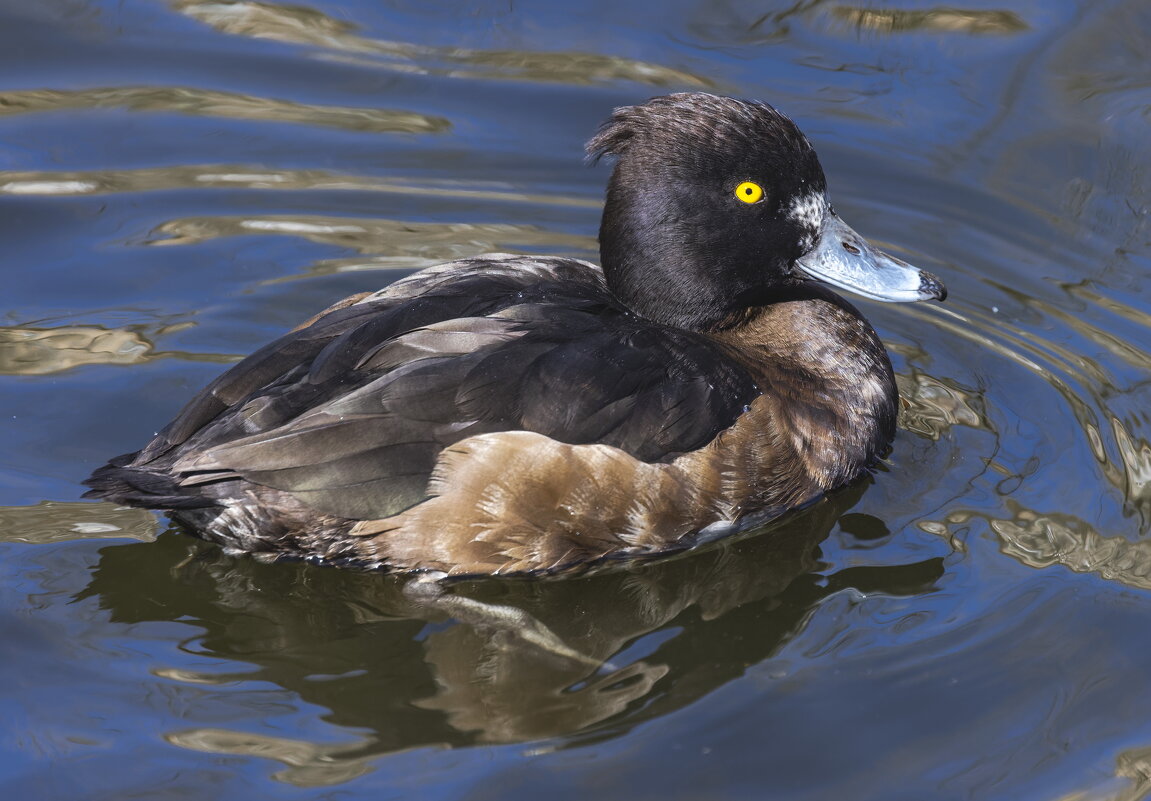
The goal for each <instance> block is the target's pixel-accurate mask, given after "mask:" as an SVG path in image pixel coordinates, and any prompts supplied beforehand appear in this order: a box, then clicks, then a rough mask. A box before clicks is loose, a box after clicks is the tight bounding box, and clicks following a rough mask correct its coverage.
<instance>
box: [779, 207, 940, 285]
mask: <svg viewBox="0 0 1151 801" xmlns="http://www.w3.org/2000/svg"><path fill="white" fill-rule="evenodd" d="M795 266H796V267H798V268H799V269H800V270H801V271H802V272H803V273H804V274H805V275H808V276H810V277H811V278H815V279H818V280H820V281H824V282H826V283H828V284H831V285H832V286H836V287H839V288H840V289H846V290H847V291H848V292H854V293H855V294H857V295H862V296H863V297H865V298H871V299H872V300H883V301H888V302H893V303H907V302H910V301H915V300H932V299H934V300H943V299H944V298H946V297H947V287H945V286H944V285H943V282H942V281H940V280H939V279H938V278H936V277H935V276H934V275H932V274H931V273H929V272H927V271H926V270H920V269H919V268H918V267H912V266H911V265H910V264H908V263H907V262H905V261H902V260H900V259H897V258H895V257H894V256H889V255H888V254H886V253H884V252H883V251H882V250H879V249H878V248H874V247H872V246H871V245H870V244H868V242H867V240H866V239H864V238H863V237H862V236H860V235H859V234H857V233H856V232H855V231H854V230H852V228H851V226H849V225H848V224H847V223H845V222H844V221H843V220H841V219H839V216H838V215H836V214H835V212H833V211H831V210H830V209H828V210H827V211H826V212H824V215H823V222H822V223H821V225H820V229H819V241H818V242H816V243H815V247H814V248H812V249H811V250H810V251H809V252H808V253H807V254H805V255H804V256H802V257H801V258H800V259H798V260H797V261H796V262H795Z"/></svg>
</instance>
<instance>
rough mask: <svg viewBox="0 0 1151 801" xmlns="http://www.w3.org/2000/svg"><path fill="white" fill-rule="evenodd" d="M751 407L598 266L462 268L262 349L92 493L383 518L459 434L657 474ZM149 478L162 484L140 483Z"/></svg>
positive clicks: (713, 363)
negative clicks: (499, 435)
mask: <svg viewBox="0 0 1151 801" xmlns="http://www.w3.org/2000/svg"><path fill="white" fill-rule="evenodd" d="M449 276H450V279H451V280H444V279H445V278H448V277H449ZM757 394H758V389H757V388H756V386H755V384H754V383H753V381H752V379H751V378H750V377H749V375H748V374H747V372H746V371H745V370H744V369H743V368H741V367H740V366H738V365H737V364H735V363H733V362H732V361H730V360H729V359H726V358H724V357H723V356H722V355H721V353H720V351H719V349H718V348H717V347H716V346H714V345H712V344H710V343H709V342H708V341H707V340H706V339H705V338H703V337H702V336H699V335H695V334H692V333H689V332H685V331H679V330H675V329H671V328H665V327H662V326H656V325H653V324H652V323H650V322H649V321H643V320H639V319H637V318H635V317H634V316H632V315H631V314H630V313H628V312H626V311H625V310H623V309H622V308H621V307H620V306H619V305H618V304H617V303H616V302H615V301H614V299H613V298H612V297H611V295H610V293H609V292H608V291H607V289H606V287H605V286H604V283H603V279H602V275H601V274H600V272H599V270H598V269H597V268H595V267H593V266H592V265H589V264H586V263H584V262H579V261H575V260H571V259H559V258H549V259H538V258H535V259H527V258H522V259H516V258H514V257H508V258H507V259H505V260H503V261H493V260H489V259H482V260H475V261H467V262H456V263H454V264H453V265H450V269H441V270H440V271H438V272H433V273H430V274H426V275H425V274H420V276H417V277H414V278H413V279H410V280H409V281H408V282H406V283H405V282H401V283H400V284H397V285H396V286H395V288H394V289H392V290H390V291H385V292H382V293H378V294H377V295H376V296H372V297H370V298H368V299H365V300H363V301H361V302H359V303H357V304H354V305H350V306H346V307H344V308H337V309H336V310H334V311H331V312H330V313H328V314H325V315H322V316H320V317H319V318H318V319H316V320H315V321H314V322H312V323H311V325H308V326H307V327H304V328H301V329H298V330H296V331H293V332H291V333H288V334H286V335H285V336H283V337H281V338H280V339H278V340H276V341H275V342H273V343H271V344H270V345H268V346H266V347H264V348H262V349H261V350H259V351H257V352H256V353H254V354H253V355H251V356H249V357H248V358H247V359H245V360H243V361H241V362H240V363H239V364H237V365H236V366H234V367H233V368H232V369H230V370H229V371H227V372H226V373H224V374H223V375H222V376H220V377H219V378H217V379H216V380H215V381H214V382H212V383H211V384H210V385H209V386H208V387H206V388H205V389H204V390H203V391H202V392H201V393H200V394H199V395H197V396H196V397H195V398H193V399H192V401H191V402H190V403H189V404H188V405H187V406H186V407H185V409H184V410H183V411H182V412H181V413H180V414H179V415H178V416H177V417H176V418H175V420H173V422H172V423H171V424H170V425H169V426H168V427H167V428H165V429H164V430H163V431H162V432H160V433H159V434H158V435H157V436H156V437H155V438H154V439H153V440H152V442H150V443H149V444H148V445H147V446H146V447H145V448H144V449H143V450H142V451H141V452H140V453H138V454H136V455H135V456H134V457H130V458H129V459H124V460H121V462H120V463H119V464H118V465H117V466H113V467H110V468H106V469H105V472H104V474H103V476H102V478H100V477H99V476H98V477H96V480H95V481H94V486H96V487H97V490H98V494H102V495H104V496H105V497H111V498H113V499H117V500H121V501H127V502H135V503H140V502H142V501H144V500H146V496H147V495H148V494H155V495H172V494H177V495H179V496H181V498H182V500H181V501H180V502H179V503H178V504H175V503H172V502H171V499H170V498H169V499H168V500H167V502H166V503H163V504H157V505H164V506H167V507H169V508H171V507H174V506H177V505H180V506H183V507H184V508H189V507H193V506H196V505H203V504H204V503H213V502H216V501H220V500H226V499H227V498H228V497H229V495H230V494H239V493H240V492H242V491H243V487H244V482H251V483H252V484H256V485H260V486H262V487H268V488H272V489H276V490H281V491H284V492H288V493H291V494H292V495H293V496H294V497H295V498H296V499H298V500H300V501H302V502H303V503H304V504H306V505H307V506H308V507H311V508H313V509H316V510H318V511H320V512H323V513H327V514H330V515H336V516H340V517H344V518H351V519H361V520H368V519H378V518H386V517H388V516H390V515H393V514H396V513H397V512H399V511H401V510H403V509H404V508H406V507H409V506H411V505H412V504H414V503H417V502H419V501H420V500H422V499H423V498H424V497H425V496H426V489H427V483H428V478H429V475H430V474H431V472H432V469H433V467H434V466H435V464H436V460H437V458H438V457H439V455H440V453H441V451H442V450H443V449H444V448H445V447H446V446H449V445H451V444H453V443H455V442H458V441H460V440H462V439H464V438H466V437H470V436H473V435H476V434H484V433H493V432H502V431H516V430H520V431H531V432H536V433H539V434H543V435H545V436H547V437H550V438H552V439H554V440H557V441H559V442H563V443H569V444H586V443H601V444H606V445H611V446H614V447H617V448H620V449H621V450H623V451H625V452H627V453H628V454H630V455H632V456H634V457H635V458H637V459H640V460H642V461H645V462H658V461H661V460H667V459H669V458H674V457H675V456H676V455H678V454H680V453H683V452H686V451H691V450H694V449H697V448H699V447H701V446H703V445H705V444H706V443H708V442H709V441H711V440H712V439H713V438H714V437H715V436H716V434H717V433H718V432H720V431H722V430H723V429H725V428H727V427H728V426H730V425H731V424H732V423H733V422H734V420H735V419H736V418H737V417H738V416H739V414H740V413H741V412H742V411H743V410H744V409H745V407H746V406H747V404H749V403H750V402H751V400H752V399H753V398H754V397H755V396H756V395H757ZM117 471H120V472H119V473H117ZM124 471H132V473H134V474H135V476H132V475H129V474H128V473H126V472H124ZM141 472H143V473H144V474H147V475H149V476H154V474H156V473H160V474H163V475H164V476H165V477H166V476H171V477H172V478H161V479H157V478H154V477H152V478H146V479H142V480H143V481H144V485H143V486H141V485H140V484H141V480H137V479H140V474H141ZM127 479H132V480H130V481H126V480H127ZM239 479H243V481H242V482H241V481H239ZM115 482H120V483H121V484H124V483H128V484H132V485H134V486H135V488H136V491H135V492H134V493H132V492H127V491H125V490H124V489H123V487H119V490H118V491H117V487H116V483H115ZM233 485H234V488H233V489H228V488H229V487H231V486H233Z"/></svg>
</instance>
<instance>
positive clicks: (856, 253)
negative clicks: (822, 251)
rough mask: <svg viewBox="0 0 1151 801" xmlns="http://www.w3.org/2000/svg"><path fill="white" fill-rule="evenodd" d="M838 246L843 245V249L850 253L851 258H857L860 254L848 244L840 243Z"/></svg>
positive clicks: (853, 246)
mask: <svg viewBox="0 0 1151 801" xmlns="http://www.w3.org/2000/svg"><path fill="white" fill-rule="evenodd" d="M840 244H841V245H843V249H844V250H846V251H847V252H848V253H850V254H851V255H852V256H858V255H859V254H860V250H859V248H857V247H856V246H855V245H853V244H851V243H850V242H840Z"/></svg>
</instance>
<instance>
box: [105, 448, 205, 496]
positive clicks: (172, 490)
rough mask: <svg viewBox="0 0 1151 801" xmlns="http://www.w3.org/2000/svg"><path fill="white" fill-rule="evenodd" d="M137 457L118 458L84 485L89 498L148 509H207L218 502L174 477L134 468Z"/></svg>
mask: <svg viewBox="0 0 1151 801" xmlns="http://www.w3.org/2000/svg"><path fill="white" fill-rule="evenodd" d="M135 458H136V454H135V453H126V454H124V455H123V456H117V457H116V458H115V459H112V460H111V461H109V462H108V464H106V465H104V466H103V467H101V468H99V469H98V470H96V472H94V473H92V475H91V476H89V477H88V479H87V480H86V481H84V485H85V486H87V487H91V489H89V490H88V491H87V492H85V493H84V496H83V497H85V498H102V499H104V500H108V501H112V502H114V503H121V504H124V505H125V506H141V507H143V508H145V509H203V508H205V507H208V506H217V505H218V502H217V501H216V500H215V499H213V498H210V497H206V496H204V495H200V494H198V493H196V492H195V491H194V490H192V491H189V488H187V487H182V486H180V483H179V481H177V480H176V479H175V478H174V477H173V476H171V475H169V474H168V473H164V472H160V471H157V470H149V469H148V468H145V467H136V466H133V465H132V462H133V461H134V460H135Z"/></svg>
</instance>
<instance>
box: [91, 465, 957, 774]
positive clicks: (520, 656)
mask: <svg viewBox="0 0 1151 801" xmlns="http://www.w3.org/2000/svg"><path fill="white" fill-rule="evenodd" d="M866 483H867V482H864V484H866ZM863 490H864V486H863V485H857V486H855V487H852V488H850V489H848V490H847V491H845V492H841V493H838V494H836V495H835V496H834V497H832V498H830V499H825V500H824V501H822V502H820V503H818V504H816V505H815V506H814V507H812V508H810V509H808V510H806V511H804V512H801V513H798V514H795V515H792V516H790V517H788V518H787V519H785V520H783V521H777V522H776V523H773V524H771V525H769V526H767V527H765V528H763V529H761V530H759V531H757V532H754V533H752V534H749V535H746V536H742V537H740V538H738V539H735V540H730V541H727V542H722V543H718V544H715V545H713V546H711V547H709V548H706V549H703V550H700V551H698V552H693V553H688V554H684V555H682V556H680V557H678V558H673V559H665V560H663V561H657V562H652V563H648V564H643V565H633V566H619V567H617V568H615V569H613V570H611V571H609V572H605V573H600V574H597V575H589V576H585V577H582V578H575V579H571V578H569V579H564V580H553V581H513V580H491V579H487V580H483V581H475V582H463V583H458V584H454V585H452V587H451V591H452V592H453V593H454V594H455V596H456V597H462V598H466V599H469V601H467V602H465V606H466V607H467V608H468V609H469V610H471V611H469V612H468V613H467V614H464V615H460V616H459V618H460V619H457V618H453V617H451V616H448V615H446V614H445V613H444V612H443V611H442V609H443V606H442V605H437V606H428V605H426V604H422V603H420V602H419V601H418V599H417V598H415V597H414V596H413V593H411V592H410V591H409V592H405V591H404V586H405V584H406V583H407V582H406V580H405V579H403V578H400V577H394V576H385V575H380V574H377V573H358V572H353V571H348V570H339V569H334V568H317V567H312V566H309V565H303V564H273V565H265V564H260V563H257V562H255V561H254V560H251V559H248V558H231V557H228V556H225V555H224V554H223V553H221V552H220V551H219V550H217V549H216V548H214V547H212V546H207V545H203V544H200V543H198V542H196V541H194V540H192V539H191V538H188V537H184V536H177V535H169V536H162V537H161V538H160V539H159V540H158V541H156V542H154V543H136V544H130V545H116V546H111V547H108V548H106V549H104V550H103V551H102V552H101V559H100V563H99V566H98V567H97V569H96V570H95V572H94V575H93V579H92V581H91V583H90V585H89V587H88V588H87V590H86V591H85V592H84V593H83V595H84V596H85V597H87V596H98V598H99V600H100V603H101V605H102V606H103V607H105V608H106V609H108V610H110V612H111V615H112V617H113V620H115V621H121V622H126V623H133V622H139V621H145V620H170V621H177V620H178V621H182V622H187V623H192V624H194V625H196V626H198V627H199V628H200V629H202V631H203V633H202V635H201V636H199V637H198V638H195V639H193V640H191V641H188V642H186V643H185V645H184V651H185V652H186V653H192V654H195V656H194V657H192V658H191V659H189V660H187V661H185V662H183V663H181V664H179V665H172V666H171V667H167V668H159V669H157V670H156V671H155V672H156V673H157V674H158V675H160V676H162V677H164V678H165V679H170V680H175V681H180V682H186V683H187V682H190V683H194V684H199V685H204V684H208V685H218V686H219V687H220V692H222V693H225V695H224V696H222V698H223V700H225V701H226V702H230V703H233V704H235V705H236V707H237V708H241V711H243V709H242V708H248V709H250V710H251V714H252V715H255V716H261V715H267V714H269V713H268V711H267V709H268V707H267V706H266V702H267V692H268V690H267V684H266V683H268V682H270V683H272V684H273V685H276V686H277V687H278V688H284V689H286V690H288V691H290V692H291V693H293V694H294V695H295V696H296V698H298V700H299V701H301V702H305V703H307V704H312V705H318V706H320V707H323V708H326V709H327V710H329V712H328V713H327V714H325V715H323V719H324V720H325V721H327V722H329V723H331V724H335V725H337V726H340V727H345V728H347V729H356V730H358V731H357V735H359V739H357V740H356V741H354V742H343V743H339V744H332V743H331V741H330V739H328V742H326V743H311V742H308V741H307V738H306V737H303V738H301V739H290V738H284V737H266V736H262V735H258V734H252V733H250V729H251V728H252V727H251V726H250V725H249V726H245V727H244V728H246V729H248V731H246V732H243V733H241V732H239V731H232V730H226V729H220V728H213V727H211V726H210V725H206V726H204V727H198V728H197V727H195V725H196V724H197V723H204V724H209V721H208V720H207V719H204V720H197V719H195V718H196V716H195V713H189V716H188V719H187V720H186V721H184V722H186V723H188V724H191V726H192V727H189V728H182V729H180V730H178V731H170V732H167V733H166V735H165V736H166V737H167V738H168V739H169V741H170V742H174V743H177V744H179V745H182V746H185V747H190V748H195V749H197V750H206V751H214V752H224V753H233V754H235V753H244V754H260V755H263V756H266V757H270V758H273V759H277V760H279V761H281V762H282V763H284V764H285V765H287V766H288V767H287V770H284V771H281V772H280V773H278V774H277V778H280V779H281V780H285V781H289V782H292V783H295V784H301V785H326V784H334V783H339V782H342V781H347V780H348V779H350V778H353V777H354V776H357V775H360V774H362V773H363V772H365V771H366V770H370V769H371V761H372V760H373V759H374V758H376V757H378V756H380V755H382V754H385V753H389V752H393V751H397V750H401V749H408V748H412V747H418V746H426V745H439V746H451V747H456V746H465V745H471V744H476V743H508V742H525V741H539V740H553V742H551V743H548V744H547V745H546V747H549V748H551V747H563V745H564V744H565V743H567V742H579V741H584V740H587V739H599V738H602V737H605V736H606V737H610V736H614V735H616V734H619V733H622V732H624V731H626V730H628V729H629V728H631V727H632V726H634V725H636V724H637V723H639V722H641V721H644V720H650V719H652V718H655V717H658V716H660V715H663V714H666V713H668V712H670V711H672V710H675V709H678V708H680V707H683V706H685V705H687V704H689V703H691V702H692V701H695V700H696V699H698V698H700V697H702V696H704V695H706V694H707V693H709V692H711V691H712V690H714V689H716V688H717V687H720V686H722V685H723V684H725V683H726V682H728V681H730V680H732V679H734V678H736V677H738V676H740V675H741V674H742V673H743V672H744V671H745V670H747V668H748V667H749V666H751V665H755V664H758V663H760V662H762V661H763V660H765V659H768V658H770V657H771V656H772V655H773V654H774V653H775V652H776V651H777V650H778V649H779V648H780V647H781V646H782V645H783V644H784V643H786V642H787V641H788V640H789V639H790V638H791V637H792V636H793V635H794V634H795V633H796V632H797V631H799V630H800V628H801V627H802V626H803V623H804V621H805V619H806V618H807V616H808V613H809V612H810V610H811V609H812V608H813V607H814V606H816V605H817V604H818V603H819V602H820V601H821V600H822V599H823V598H825V597H827V596H828V595H830V594H832V593H836V592H839V591H841V590H844V589H848V588H855V589H857V590H859V591H862V592H866V593H876V592H879V593H890V594H896V595H909V594H918V593H921V592H926V591H929V590H930V589H932V587H933V586H934V584H935V582H936V581H937V580H938V579H939V577H940V575H941V574H942V571H943V566H942V560H940V559H930V560H926V561H924V562H920V563H916V564H910V565H903V566H895V567H886V566H884V567H868V568H864V567H855V568H849V569H845V570H841V571H839V572H835V573H831V574H828V573H826V567H827V566H826V565H825V564H822V563H821V561H820V556H821V554H820V543H821V542H822V541H823V540H824V539H825V538H826V537H827V536H828V534H829V532H830V531H831V529H832V527H833V526H834V525H835V524H836V522H837V521H838V520H839V518H840V516H841V515H843V514H844V513H845V512H847V511H848V510H849V509H850V508H851V507H852V506H853V505H854V504H855V502H856V501H857V500H858V498H859V496H860V495H861V494H862V492H863ZM851 517H852V518H853V520H854V522H853V525H852V527H851V528H852V531H854V530H855V529H857V528H859V526H858V525H856V524H858V523H859V520H858V518H862V517H866V516H864V515H858V514H853V515H852V516H851ZM875 522H876V525H877V526H878V527H879V528H882V524H881V523H879V522H878V521H875ZM864 528H866V526H865V527H864ZM189 551H191V554H189ZM821 569H822V570H823V571H824V572H821ZM472 602H476V603H472ZM491 608H502V609H504V610H507V609H508V608H510V609H513V610H516V612H517V614H519V615H520V619H519V620H515V619H514V617H513V618H512V619H509V618H508V617H507V615H490V616H489V615H487V614H486V613H485V612H484V611H483V610H484V609H491ZM540 632H543V634H544V635H545V636H543V637H541V636H537V635H538V634H539V633H540ZM548 638H554V639H552V640H549V639H548ZM549 642H551V643H552V644H554V643H556V642H558V643H560V645H559V646H558V647H552V646H551V645H549ZM217 660H229V661H232V662H244V663H250V664H252V665H254V666H255V668H254V669H242V670H233V671H231V672H226V673H224V672H219V671H218V670H217V671H212V670H211V667H210V666H213V664H214V665H215V666H218V664H219V663H218V662H217ZM229 667H231V666H229ZM225 688H226V689H225ZM261 693H262V694H264V695H263V699H264V700H263V701H260V700H258V698H257V696H258V695H259V694H261ZM248 694H251V696H249V695H248ZM229 699H230V701H229ZM278 700H279V699H278ZM273 706H275V707H276V709H277V711H276V712H274V713H271V714H279V713H282V712H284V708H282V707H281V704H280V703H277V704H274V705H273ZM293 706H295V705H294V704H291V703H290V702H289V708H291V707H293ZM230 717H232V719H234V716H230ZM213 720H215V721H218V720H219V717H218V716H215V717H214V718H213ZM555 738H564V739H563V740H560V741H558V742H556V741H555ZM326 739H327V738H326Z"/></svg>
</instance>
